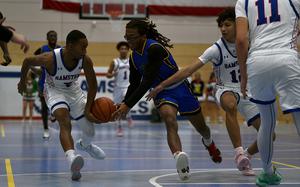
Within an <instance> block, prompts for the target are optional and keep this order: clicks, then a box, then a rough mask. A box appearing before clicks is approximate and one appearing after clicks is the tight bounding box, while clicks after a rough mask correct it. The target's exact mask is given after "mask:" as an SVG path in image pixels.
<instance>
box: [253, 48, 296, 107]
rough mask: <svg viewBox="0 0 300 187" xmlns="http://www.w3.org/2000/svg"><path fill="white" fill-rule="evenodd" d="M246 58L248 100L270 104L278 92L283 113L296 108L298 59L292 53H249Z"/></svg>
mask: <svg viewBox="0 0 300 187" xmlns="http://www.w3.org/2000/svg"><path fill="white" fill-rule="evenodd" d="M247 61H248V62H247V63H248V65H247V66H248V82H249V87H250V91H251V93H252V98H251V101H252V102H254V103H258V104H270V103H273V102H274V101H275V100H276V95H277V94H278V95H279V102H280V105H281V109H282V111H283V113H289V112H295V111H300V63H299V60H298V57H297V54H296V53H295V54H294V53H291V52H282V53H280V54H278V53H275V54H274V53H273V54H271V55H267V54H261V55H255V56H254V55H252V57H250V58H248V60H247Z"/></svg>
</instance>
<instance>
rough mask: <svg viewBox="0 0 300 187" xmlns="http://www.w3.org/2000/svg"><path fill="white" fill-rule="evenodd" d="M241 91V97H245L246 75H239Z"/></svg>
mask: <svg viewBox="0 0 300 187" xmlns="http://www.w3.org/2000/svg"><path fill="white" fill-rule="evenodd" d="M241 93H242V94H243V98H244V99H246V97H247V76H241Z"/></svg>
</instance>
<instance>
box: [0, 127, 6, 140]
mask: <svg viewBox="0 0 300 187" xmlns="http://www.w3.org/2000/svg"><path fill="white" fill-rule="evenodd" d="M0 131H1V137H2V138H4V137H5V129H4V125H2V124H1V125H0Z"/></svg>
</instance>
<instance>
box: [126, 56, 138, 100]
mask: <svg viewBox="0 0 300 187" xmlns="http://www.w3.org/2000/svg"><path fill="white" fill-rule="evenodd" d="M129 65H130V67H129V68H130V69H129V70H130V74H129V86H128V89H127V92H126V95H125V98H124V100H123V102H124V101H125V100H126V99H128V98H129V97H130V96H131V94H132V93H133V92H134V90H136V89H137V87H139V85H140V83H141V79H142V76H141V75H140V73H139V72H138V71H137V69H135V67H134V65H133V61H132V59H131V57H130V58H129Z"/></svg>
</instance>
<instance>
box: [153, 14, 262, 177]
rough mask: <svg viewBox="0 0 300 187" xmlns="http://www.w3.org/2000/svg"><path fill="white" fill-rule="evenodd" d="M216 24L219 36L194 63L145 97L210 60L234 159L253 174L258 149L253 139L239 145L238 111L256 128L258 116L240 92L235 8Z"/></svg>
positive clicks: (252, 105)
mask: <svg viewBox="0 0 300 187" xmlns="http://www.w3.org/2000/svg"><path fill="white" fill-rule="evenodd" d="M217 23H218V27H219V29H220V31H221V34H222V37H221V39H219V40H218V41H217V42H215V43H214V44H213V45H212V46H211V47H209V48H208V49H207V50H205V52H204V53H203V54H202V55H201V56H200V57H199V59H198V60H197V62H196V63H193V64H191V65H189V66H187V67H186V68H183V69H181V70H180V71H178V72H177V73H176V74H174V75H173V76H172V77H170V78H169V79H167V80H165V81H163V82H162V83H161V84H160V85H158V86H157V87H156V88H155V89H154V90H152V91H151V92H150V94H149V95H148V96H147V97H150V98H151V97H154V96H155V95H156V94H157V93H158V92H160V91H161V90H163V89H164V88H166V87H167V86H168V85H171V84H174V83H175V82H179V81H181V80H184V79H185V78H187V77H189V76H190V75H191V74H192V73H194V72H196V71H197V70H199V69H200V68H201V67H203V66H204V65H205V64H207V63H208V62H212V64H213V67H214V72H215V76H216V91H215V92H216V94H215V96H216V99H217V102H218V103H219V104H220V105H221V107H222V108H223V110H225V112H226V128H227V131H228V134H229V137H230V139H231V142H232V145H233V147H234V149H235V162H236V164H237V168H238V169H239V170H240V171H241V173H242V174H243V175H246V176H251V175H255V173H254V171H253V170H252V168H251V163H250V159H251V157H252V155H254V154H255V153H257V152H258V148H257V143H256V141H254V142H253V143H252V144H251V145H250V146H249V147H248V148H247V149H246V150H244V148H243V147H242V140H241V134H240V127H239V124H238V120H237V112H240V114H241V115H242V116H243V117H244V118H245V119H246V120H247V124H248V126H253V127H254V128H255V129H256V130H257V131H258V129H259V126H260V118H259V112H258V109H257V107H256V106H255V104H254V103H252V102H250V101H249V99H248V98H243V97H242V93H240V81H239V65H238V63H237V56H236V48H235V10H234V8H226V9H225V10H224V11H223V12H221V13H220V14H219V16H218V18H217Z"/></svg>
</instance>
